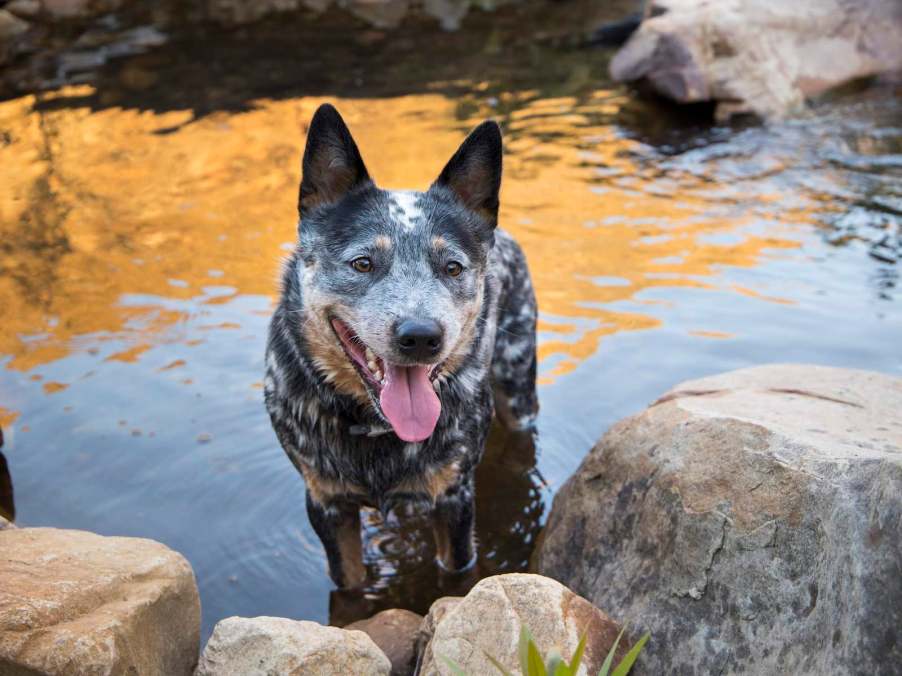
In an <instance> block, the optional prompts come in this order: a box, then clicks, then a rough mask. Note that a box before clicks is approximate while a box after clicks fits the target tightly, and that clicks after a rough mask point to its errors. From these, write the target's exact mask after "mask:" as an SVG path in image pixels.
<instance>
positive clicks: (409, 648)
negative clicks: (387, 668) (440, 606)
mask: <svg viewBox="0 0 902 676" xmlns="http://www.w3.org/2000/svg"><path fill="white" fill-rule="evenodd" d="M422 622H423V617H422V616H421V615H417V614H416V613H414V612H411V611H409V610H403V609H401V608H392V609H390V610H383V611H382V612H381V613H376V614H375V615H373V616H372V617H370V618H367V619H365V620H360V621H358V622H353V623H352V624H349V625H348V626H346V627H345V629H347V630H349V631H350V630H355V631H362V632H363V633H364V634H366V635H367V636H369V637H370V638H371V639H373V643H375V644H376V645H377V646H379V649H380V650H381V651H382V652H384V653H385V655H386V657H388V660H389V662H391V673H392V676H407V674H412V673H413V671H414V669H415V667H416V663H417V652H416V641H417V632H418V631H419V629H420V625H421V624H422Z"/></svg>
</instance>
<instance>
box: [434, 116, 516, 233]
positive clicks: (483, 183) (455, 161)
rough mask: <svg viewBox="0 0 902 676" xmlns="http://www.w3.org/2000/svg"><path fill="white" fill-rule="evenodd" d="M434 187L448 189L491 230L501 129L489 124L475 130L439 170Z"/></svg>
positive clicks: (498, 178) (495, 207) (495, 215)
mask: <svg viewBox="0 0 902 676" xmlns="http://www.w3.org/2000/svg"><path fill="white" fill-rule="evenodd" d="M433 185H434V186H441V187H444V188H449V189H450V190H451V191H452V192H453V193H454V194H455V195H457V198H458V199H459V200H460V201H461V202H463V204H464V205H465V206H466V207H467V208H468V209H471V210H473V211H475V212H476V213H478V214H480V215H481V216H482V217H483V218H485V220H486V221H488V222H489V224H490V225H492V227H494V226H496V225H497V224H498V191H499V190H500V189H501V129H500V128H499V127H498V124H497V123H495V122H492V121H491V120H489V121H486V122H483V123H482V124H481V125H479V126H478V127H476V129H474V130H473V131H472V132H470V135H469V136H468V137H467V138H466V140H465V141H464V142H463V143H462V144H461V146H460V148H458V149H457V152H456V153H454V156H453V157H452V158H451V159H450V160H449V161H448V164H446V165H445V168H444V169H442V173H441V174H439V177H438V178H437V179H436V181H435V183H433Z"/></svg>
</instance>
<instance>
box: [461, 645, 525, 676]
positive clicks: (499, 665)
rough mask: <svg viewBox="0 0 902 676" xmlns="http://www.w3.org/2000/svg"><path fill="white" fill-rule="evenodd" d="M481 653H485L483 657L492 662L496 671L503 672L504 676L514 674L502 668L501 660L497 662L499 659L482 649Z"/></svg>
mask: <svg viewBox="0 0 902 676" xmlns="http://www.w3.org/2000/svg"><path fill="white" fill-rule="evenodd" d="M482 654H483V655H485V658H486V659H487V660H488V661H489V662H491V663H492V666H493V667H495V668H496V669H497V670H498V671H500V672H501V673H502V674H504V676H514V675H513V674H512V673H511V672H509V671H508V670H507V669H505V668H504V665H503V664H501V662H499V661H498V660H496V659H495V658H494V657H492V656H491V655H489V654H488V653H487V652H486V651H484V650H483V651H482ZM455 676H457V675H456V674H455Z"/></svg>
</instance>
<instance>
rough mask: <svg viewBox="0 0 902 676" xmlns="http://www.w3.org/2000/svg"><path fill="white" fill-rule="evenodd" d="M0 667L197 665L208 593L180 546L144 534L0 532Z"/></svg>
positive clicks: (183, 668) (128, 669) (154, 669)
mask: <svg viewBox="0 0 902 676" xmlns="http://www.w3.org/2000/svg"><path fill="white" fill-rule="evenodd" d="M0 580H2V584H0V673H2V674H20V673H21V674H25V673H28V674H32V673H41V674H54V675H55V674H59V675H63V674H65V675H66V676H70V675H74V676H78V675H79V674H132V673H134V674H167V675H168V674H172V675H173V676H179V675H180V674H191V672H192V670H193V669H194V665H195V664H196V663H197V652H198V645H199V635H200V600H199V599H198V595H197V586H196V585H195V582H194V573H193V572H192V571H191V566H190V565H188V562H187V561H185V559H184V558H182V556H181V555H179V554H177V553H176V552H173V551H172V550H171V549H169V548H167V547H165V546H164V545H162V544H160V543H158V542H153V541H152V540H143V539H138V538H122V537H102V536H100V535H95V534H93V533H86V532H83V531H74V530H57V529H54V528H20V529H13V530H2V531H0Z"/></svg>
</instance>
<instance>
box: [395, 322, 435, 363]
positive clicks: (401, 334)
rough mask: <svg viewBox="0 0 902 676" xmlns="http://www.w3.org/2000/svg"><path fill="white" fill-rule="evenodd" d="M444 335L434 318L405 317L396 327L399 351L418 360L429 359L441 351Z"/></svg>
mask: <svg viewBox="0 0 902 676" xmlns="http://www.w3.org/2000/svg"><path fill="white" fill-rule="evenodd" d="M443 336H444V331H442V327H441V326H440V325H439V323H438V322H437V321H435V320H434V319H404V320H403V321H401V322H400V323H399V324H398V326H397V327H396V328H395V341H396V342H397V345H398V351H399V352H400V353H401V354H403V355H404V356H405V357H409V358H410V359H415V360H416V361H429V360H430V359H432V358H433V357H435V355H437V354H438V353H439V352H441V349H442V338H443Z"/></svg>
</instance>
